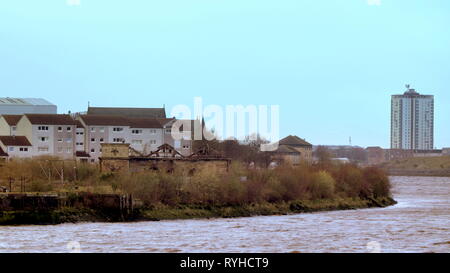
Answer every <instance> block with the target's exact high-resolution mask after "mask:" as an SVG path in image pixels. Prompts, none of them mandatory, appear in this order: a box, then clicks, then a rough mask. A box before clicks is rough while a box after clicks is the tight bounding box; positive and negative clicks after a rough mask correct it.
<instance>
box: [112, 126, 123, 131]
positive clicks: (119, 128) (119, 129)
mask: <svg viewBox="0 0 450 273" xmlns="http://www.w3.org/2000/svg"><path fill="white" fill-rule="evenodd" d="M113 131H114V132H122V131H123V128H122V127H114V128H113Z"/></svg>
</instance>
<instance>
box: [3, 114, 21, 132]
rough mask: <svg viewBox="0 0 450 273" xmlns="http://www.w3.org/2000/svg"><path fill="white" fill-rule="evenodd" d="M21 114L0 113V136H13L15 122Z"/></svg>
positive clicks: (15, 126)
mask: <svg viewBox="0 0 450 273" xmlns="http://www.w3.org/2000/svg"><path fill="white" fill-rule="evenodd" d="M21 118H22V115H2V116H0V136H14V135H15V134H16V130H17V122H19V120H20V119H21Z"/></svg>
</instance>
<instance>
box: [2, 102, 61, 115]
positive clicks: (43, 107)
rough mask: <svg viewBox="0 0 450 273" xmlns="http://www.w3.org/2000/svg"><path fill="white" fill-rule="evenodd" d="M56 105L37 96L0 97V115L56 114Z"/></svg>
mask: <svg viewBox="0 0 450 273" xmlns="http://www.w3.org/2000/svg"><path fill="white" fill-rule="evenodd" d="M56 112H57V107H56V105H54V104H52V103H50V102H48V101H47V100H44V99H39V98H0V115H22V114H56Z"/></svg>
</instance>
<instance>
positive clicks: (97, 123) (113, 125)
mask: <svg viewBox="0 0 450 273" xmlns="http://www.w3.org/2000/svg"><path fill="white" fill-rule="evenodd" d="M78 120H79V121H80V123H81V124H82V126H83V127H84V128H85V151H86V152H87V153H88V154H89V155H90V160H91V162H97V161H98V158H99V157H101V156H102V145H101V144H102V143H124V144H130V148H132V149H134V150H135V151H137V152H139V153H142V154H144V155H147V154H149V153H150V152H152V151H155V150H156V149H157V148H158V147H159V146H161V145H163V144H166V143H167V144H169V145H172V146H174V140H173V138H172V135H171V133H170V132H171V124H172V123H173V121H174V119H165V118H133V117H132V118H129V117H122V116H108V115H92V114H91V115H80V116H79V117H78ZM179 146H180V149H182V148H181V145H179ZM189 147H190V145H189ZM189 151H190V150H189Z"/></svg>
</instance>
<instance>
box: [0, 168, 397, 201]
mask: <svg viewBox="0 0 450 273" xmlns="http://www.w3.org/2000/svg"><path fill="white" fill-rule="evenodd" d="M46 164H48V165H46ZM49 164H50V161H40V162H36V161H33V160H24V161H17V162H10V163H7V164H6V165H5V166H3V167H2V172H1V174H0V175H1V176H2V177H1V178H2V179H3V180H2V181H3V184H4V183H6V182H5V181H7V180H6V177H8V176H10V175H14V174H16V175H25V174H26V175H28V176H29V177H30V180H29V182H28V185H27V191H55V190H57V191H72V190H77V191H87V192H96V193H126V194H132V195H133V196H135V197H136V198H138V199H140V200H142V201H143V202H144V203H145V204H146V205H148V206H153V205H157V204H164V205H170V206H183V205H198V206H200V207H205V206H206V207H208V206H234V205H243V204H255V203H256V204H261V203H265V202H271V203H280V202H289V201H293V200H319V199H336V198H363V199H365V198H369V197H385V196H389V194H390V184H389V179H388V177H387V175H386V174H385V173H384V172H383V171H381V170H380V169H377V168H365V169H363V168H359V167H357V166H355V165H351V164H342V165H336V164H317V165H307V164H304V165H300V166H290V165H281V166H279V167H277V168H275V169H257V168H254V169H247V168H245V167H244V165H242V164H240V163H238V162H233V164H232V165H231V166H230V170H229V172H227V173H222V172H220V171H218V170H214V169H213V168H212V167H208V168H204V169H198V170H197V171H196V172H195V173H194V174H191V173H189V170H188V169H186V170H185V169H182V168H177V169H176V170H175V172H174V173H168V172H167V171H165V170H159V171H143V172H138V173H100V172H99V170H97V168H96V167H95V165H90V164H79V165H77V168H74V167H75V166H74V165H70V164H67V163H66V164H65V165H64V166H62V165H61V166H60V167H61V168H64V173H65V177H64V178H65V183H61V181H60V177H59V176H58V175H55V173H57V172H56V169H55V168H53V169H54V170H53V171H52V172H51V174H50V177H49V176H48V175H49V173H50V170H52V168H51V166H50V165H49ZM66 169H67V170H66ZM75 178H76V179H75ZM50 181H52V182H50Z"/></svg>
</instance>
